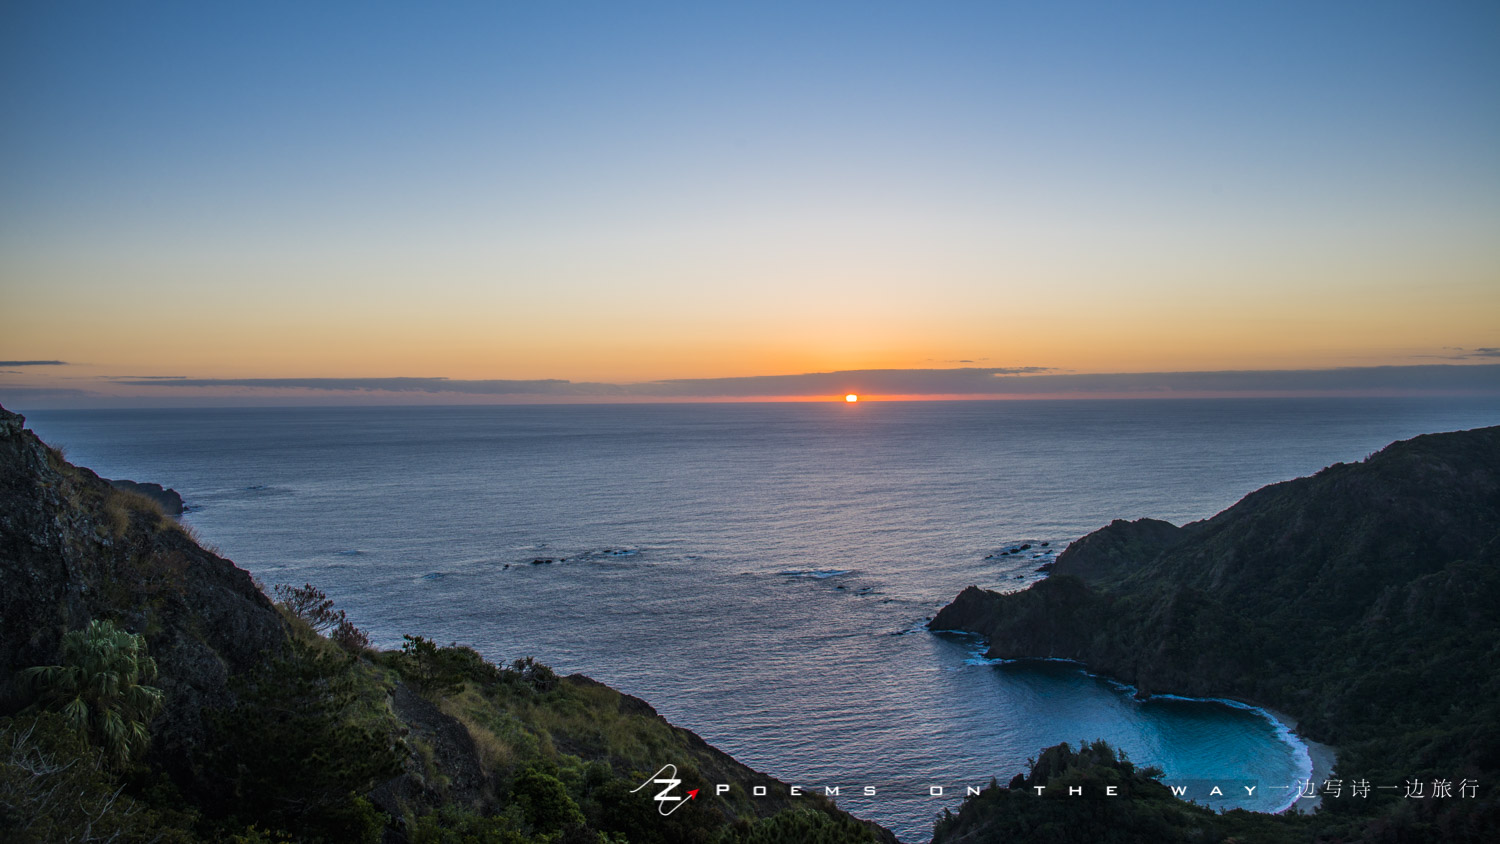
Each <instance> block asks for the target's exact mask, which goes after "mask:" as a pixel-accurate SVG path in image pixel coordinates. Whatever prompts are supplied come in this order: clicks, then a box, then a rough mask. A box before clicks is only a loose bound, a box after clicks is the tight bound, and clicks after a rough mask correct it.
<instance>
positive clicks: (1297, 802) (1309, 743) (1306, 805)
mask: <svg viewBox="0 0 1500 844" xmlns="http://www.w3.org/2000/svg"><path fill="white" fill-rule="evenodd" d="M1259 709H1260V710H1261V711H1262V712H1265V713H1266V714H1267V715H1270V716H1271V717H1272V718H1274V719H1275V720H1276V721H1277V722H1278V723H1280V725H1281V726H1282V727H1283V728H1284V729H1285V730H1286V731H1287V732H1288V733H1290V734H1291V735H1292V737H1294V738H1295V739H1296V740H1297V742H1298V743H1300V744H1301V745H1302V747H1303V748H1304V749H1305V752H1306V753H1307V758H1308V763H1309V764H1308V767H1309V772H1308V775H1307V778H1308V779H1309V780H1311V781H1312V782H1314V783H1318V784H1320V785H1321V784H1322V782H1323V781H1324V780H1327V779H1331V778H1332V777H1333V766H1334V764H1335V763H1336V762H1337V761H1338V748H1337V747H1334V746H1333V745H1331V744H1324V743H1322V742H1320V741H1313V740H1312V739H1310V738H1308V737H1306V736H1304V735H1301V734H1300V733H1298V732H1297V719H1295V718H1293V717H1292V716H1290V715H1288V714H1286V713H1285V712H1282V711H1280V710H1277V709H1271V708H1269V707H1264V706H1262V707H1259ZM1322 804H1323V797H1322V795H1321V794H1319V796H1317V797H1307V798H1303V797H1301V796H1298V797H1293V798H1292V799H1291V802H1289V803H1287V805H1286V806H1285V807H1283V808H1282V809H1281V811H1279V812H1277V813H1276V814H1282V813H1285V812H1298V813H1301V814H1312V813H1313V812H1314V811H1315V810H1316V809H1317V808H1318V807H1319V806H1321V805H1322Z"/></svg>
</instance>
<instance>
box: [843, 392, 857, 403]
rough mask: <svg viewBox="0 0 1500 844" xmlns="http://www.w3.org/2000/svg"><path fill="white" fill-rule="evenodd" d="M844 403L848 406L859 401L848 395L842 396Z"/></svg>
mask: <svg viewBox="0 0 1500 844" xmlns="http://www.w3.org/2000/svg"><path fill="white" fill-rule="evenodd" d="M844 401H846V402H849V403H850V404H854V403H855V402H857V401H859V396H856V395H855V394H853V393H850V394H849V395H847V396H844Z"/></svg>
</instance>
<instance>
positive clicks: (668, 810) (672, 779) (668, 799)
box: [630, 763, 698, 818]
mask: <svg viewBox="0 0 1500 844" xmlns="http://www.w3.org/2000/svg"><path fill="white" fill-rule="evenodd" d="M648 785H659V786H662V789H661V791H658V792H656V796H655V797H653V798H651V799H653V800H655V801H656V811H658V812H660V813H661V816H662V817H664V818H665V817H667V816H668V815H670V814H672V813H673V812H675V811H677V810H678V809H681V808H682V807H683V806H685V805H687V802H688V801H689V800H696V799H698V789H696V788H695V789H693V790H692V791H689V792H687V796H686V797H681V796H679V795H676V794H673V793H672V792H673V791H674V790H675V789H676V788H677V786H679V785H682V780H680V779H678V778H677V766H676V765H673V764H670V763H669V764H666V765H663V766H661V770H659V771H657V772H656V773H654V774H652V775H651V776H650V777H649V778H648V779H647V780H646V781H645V782H643V783H641V784H640V785H638V786H636V787H635V788H633V789H631V791H630V793H631V794H634V793H636V792H637V791H640V790H641V789H643V788H645V787H646V786H648Z"/></svg>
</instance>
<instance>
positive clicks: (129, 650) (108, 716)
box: [26, 619, 162, 767]
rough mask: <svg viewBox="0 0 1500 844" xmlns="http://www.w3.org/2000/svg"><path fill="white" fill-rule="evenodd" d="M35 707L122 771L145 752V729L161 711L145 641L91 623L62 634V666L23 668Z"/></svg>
mask: <svg viewBox="0 0 1500 844" xmlns="http://www.w3.org/2000/svg"><path fill="white" fill-rule="evenodd" d="M26 675H27V679H28V681H29V682H30V683H31V686H32V688H33V690H35V692H36V693H37V696H38V701H37V704H36V706H37V707H38V708H45V709H49V710H53V711H56V712H58V713H59V714H61V715H62V716H63V718H64V719H65V720H66V721H67V722H68V724H69V726H71V727H72V728H73V729H74V730H76V731H77V732H78V733H80V734H81V735H84V736H86V737H87V738H88V739H89V741H91V742H93V743H94V744H96V745H97V746H98V747H100V748H101V749H102V750H103V751H104V755H105V757H106V758H107V759H108V760H109V761H110V763H111V764H113V765H115V766H116V767H123V766H124V765H125V764H126V763H127V762H129V761H130V759H131V758H133V757H134V756H135V755H137V754H138V753H140V752H141V751H142V750H144V749H145V747H146V745H147V744H148V743H149V742H150V739H151V736H150V733H149V732H148V731H147V729H146V727H147V725H148V724H150V723H151V719H152V718H154V717H156V714H157V713H158V712H160V711H161V708H162V692H161V690H160V689H157V688H155V687H153V686H150V685H147V684H148V683H151V682H152V681H154V680H155V679H156V660H154V659H152V658H151V657H150V656H148V655H147V653H146V640H145V638H144V637H142V636H140V635H138V634H135V633H130V632H128V631H125V630H121V629H120V628H118V627H116V626H115V623H114V622H113V621H107V620H104V619H95V620H93V621H90V622H89V625H88V627H86V628H85V629H83V630H74V631H71V632H69V633H67V634H66V635H64V636H63V640H62V665H39V666H36V667H33V668H28V669H26Z"/></svg>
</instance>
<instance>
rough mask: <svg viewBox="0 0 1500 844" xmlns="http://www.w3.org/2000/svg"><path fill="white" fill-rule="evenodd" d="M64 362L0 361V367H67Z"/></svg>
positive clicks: (66, 363)
mask: <svg viewBox="0 0 1500 844" xmlns="http://www.w3.org/2000/svg"><path fill="white" fill-rule="evenodd" d="M67 365H68V362H67V361H65V360H0V366H67Z"/></svg>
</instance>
